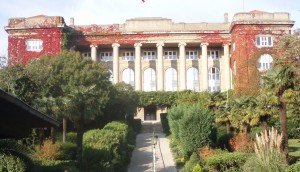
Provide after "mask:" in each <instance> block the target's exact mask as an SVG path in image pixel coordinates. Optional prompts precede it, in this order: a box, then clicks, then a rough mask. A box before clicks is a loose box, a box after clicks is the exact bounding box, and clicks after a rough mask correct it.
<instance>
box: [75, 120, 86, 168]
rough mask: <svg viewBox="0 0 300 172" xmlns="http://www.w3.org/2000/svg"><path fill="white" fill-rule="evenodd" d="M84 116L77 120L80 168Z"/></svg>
mask: <svg viewBox="0 0 300 172" xmlns="http://www.w3.org/2000/svg"><path fill="white" fill-rule="evenodd" d="M83 123H84V121H83V117H82V116H81V118H80V119H79V120H78V121H77V138H76V143H77V161H78V165H79V168H80V169H81V168H82V141H83Z"/></svg>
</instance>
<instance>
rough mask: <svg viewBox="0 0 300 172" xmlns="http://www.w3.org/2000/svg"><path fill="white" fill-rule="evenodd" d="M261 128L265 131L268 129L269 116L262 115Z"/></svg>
mask: <svg viewBox="0 0 300 172" xmlns="http://www.w3.org/2000/svg"><path fill="white" fill-rule="evenodd" d="M260 120H261V128H262V130H263V131H265V130H267V129H268V116H262V117H261V119H260Z"/></svg>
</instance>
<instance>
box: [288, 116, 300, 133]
mask: <svg viewBox="0 0 300 172" xmlns="http://www.w3.org/2000/svg"><path fill="white" fill-rule="evenodd" d="M299 129H300V117H299V116H297V115H291V116H289V117H288V119H287V130H288V134H289V139H300V131H299Z"/></svg>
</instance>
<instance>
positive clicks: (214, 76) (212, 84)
mask: <svg viewBox="0 0 300 172" xmlns="http://www.w3.org/2000/svg"><path fill="white" fill-rule="evenodd" d="M220 87H221V82H220V70H219V69H218V68H216V67H212V68H210V69H209V71H208V90H209V91H210V92H215V91H220V90H221V89H220Z"/></svg>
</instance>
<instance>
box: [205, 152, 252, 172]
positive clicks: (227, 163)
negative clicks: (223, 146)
mask: <svg viewBox="0 0 300 172" xmlns="http://www.w3.org/2000/svg"><path fill="white" fill-rule="evenodd" d="M250 155H251V154H248V153H241V152H234V153H221V154H216V155H213V156H211V157H209V158H207V159H206V160H205V166H206V168H208V169H209V171H242V168H243V165H244V164H245V162H246V160H247V159H248V157H249V156H250Z"/></svg>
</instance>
